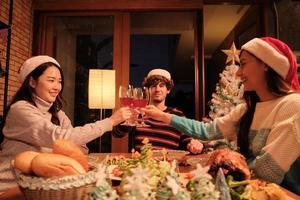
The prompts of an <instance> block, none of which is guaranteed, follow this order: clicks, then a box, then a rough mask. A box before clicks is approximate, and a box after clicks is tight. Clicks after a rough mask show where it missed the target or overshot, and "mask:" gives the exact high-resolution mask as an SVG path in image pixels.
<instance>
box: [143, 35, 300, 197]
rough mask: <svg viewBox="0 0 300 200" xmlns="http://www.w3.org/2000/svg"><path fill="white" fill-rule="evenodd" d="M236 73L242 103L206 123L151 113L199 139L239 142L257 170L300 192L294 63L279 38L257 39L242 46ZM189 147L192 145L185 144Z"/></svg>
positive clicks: (299, 108) (299, 102) (299, 103)
mask: <svg viewBox="0 0 300 200" xmlns="http://www.w3.org/2000/svg"><path fill="white" fill-rule="evenodd" d="M240 61H241V63H240V68H239V70H238V71H237V74H236V75H237V76H239V77H240V78H241V80H242V81H243V84H244V89H245V95H244V96H245V100H246V103H245V104H240V105H238V106H237V107H236V108H235V109H234V110H233V111H232V112H231V113H229V114H228V115H226V116H224V117H220V118H217V119H215V120H214V121H212V122H210V123H203V122H200V121H196V120H192V119H187V118H182V117H178V116H176V115H170V114H167V113H162V112H160V111H159V110H157V109H155V108H154V107H148V108H147V109H146V110H145V112H146V114H147V115H149V116H150V117H152V118H154V119H157V120H162V121H164V122H166V123H169V124H171V125H172V126H174V127H175V128H177V129H178V130H180V131H185V132H186V133H187V134H190V135H192V136H193V137H195V138H200V139H202V140H209V139H217V138H223V137H225V138H229V139H233V140H237V144H238V146H239V148H240V151H241V153H242V154H243V155H244V156H245V157H246V158H247V161H248V164H249V167H250V168H251V169H253V171H254V172H255V174H256V175H257V176H258V177H260V178H263V179H265V180H267V181H270V182H275V183H277V184H281V185H282V186H283V187H286V188H287V189H289V190H291V191H293V192H295V193H297V194H300V94H299V93H297V91H300V87H299V82H298V76H297V63H296V60H295V57H294V55H293V53H292V51H291V50H290V48H289V47H288V46H287V45H286V44H285V43H283V42H282V41H280V40H278V39H275V38H271V37H264V38H255V39H253V40H250V41H249V42H247V43H246V44H245V45H243V46H242V52H241V55H240ZM189 148H190V150H192V151H193V149H194V148H195V147H194V146H193V145H190V146H189Z"/></svg>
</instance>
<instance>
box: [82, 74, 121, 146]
mask: <svg viewBox="0 0 300 200" xmlns="http://www.w3.org/2000/svg"><path fill="white" fill-rule="evenodd" d="M115 77H116V73H115V70H102V69H90V70H89V87H88V92H89V93H88V94H89V99H88V106H89V109H100V120H102V119H103V118H105V109H113V108H114V107H115ZM99 139H100V144H99V150H100V152H101V137H100V138H99Z"/></svg>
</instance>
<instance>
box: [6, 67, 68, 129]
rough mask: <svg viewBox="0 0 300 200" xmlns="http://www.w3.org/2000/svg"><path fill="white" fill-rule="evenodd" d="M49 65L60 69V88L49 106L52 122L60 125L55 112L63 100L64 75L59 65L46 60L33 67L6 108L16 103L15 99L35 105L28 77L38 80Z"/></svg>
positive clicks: (61, 105) (59, 108) (60, 107)
mask: <svg viewBox="0 0 300 200" xmlns="http://www.w3.org/2000/svg"><path fill="white" fill-rule="evenodd" d="M51 66H55V67H57V68H58V69H59V71H60V74H61V84H62V89H61V91H60V92H59V94H58V96H57V98H56V100H55V101H54V102H53V104H52V106H51V107H50V109H49V112H50V113H51V115H52V117H51V121H52V123H53V124H56V125H60V122H59V120H58V117H57V112H58V111H60V110H61V109H62V107H63V103H64V102H65V101H64V99H63V97H62V92H63V88H64V77H63V72H62V69H61V68H60V67H59V66H57V65H56V64H54V63H52V62H47V63H43V64H41V65H40V66H38V67H37V68H35V69H34V70H33V71H32V72H31V73H30V74H29V75H28V76H27V77H26V79H25V80H24V82H23V84H22V85H21V87H20V88H19V90H18V91H17V92H16V94H15V96H14V97H13V99H12V101H11V103H10V104H9V106H8V109H9V108H10V106H11V105H12V104H14V103H16V102H17V101H21V100H25V101H28V102H29V103H31V104H32V105H34V106H36V104H35V102H34V101H33V88H32V87H31V86H30V84H29V81H30V78H31V77H32V78H33V79H34V80H38V78H39V77H40V76H41V75H42V74H43V73H44V71H45V70H46V69H47V68H49V67H51Z"/></svg>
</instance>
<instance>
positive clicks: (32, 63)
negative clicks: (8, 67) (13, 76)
mask: <svg viewBox="0 0 300 200" xmlns="http://www.w3.org/2000/svg"><path fill="white" fill-rule="evenodd" d="M47 62H51V63H54V64H56V65H57V66H58V67H60V64H59V63H58V62H57V61H56V60H55V59H54V58H52V57H50V56H47V55H40V56H33V57H31V58H28V59H27V60H26V61H25V62H24V63H23V65H22V66H21V67H20V69H19V80H20V81H21V83H23V82H24V80H25V79H26V77H27V76H28V74H30V73H31V72H32V71H33V70H35V69H36V68H37V67H38V66H40V65H41V64H44V63H47Z"/></svg>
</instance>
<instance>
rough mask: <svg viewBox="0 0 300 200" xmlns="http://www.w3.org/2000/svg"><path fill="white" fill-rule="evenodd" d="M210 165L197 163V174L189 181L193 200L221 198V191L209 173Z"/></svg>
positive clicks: (217, 199) (215, 199)
mask: <svg viewBox="0 0 300 200" xmlns="http://www.w3.org/2000/svg"><path fill="white" fill-rule="evenodd" d="M208 169H209V167H208V166H207V167H202V166H201V165H200V164H197V169H196V170H195V176H194V177H193V178H192V179H191V180H190V181H189V182H188V184H187V186H186V187H187V189H188V190H189V191H190V192H191V198H192V200H219V197H220V193H219V191H217V189H216V187H215V185H214V184H213V182H212V181H213V178H212V176H211V175H210V174H208Z"/></svg>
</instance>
